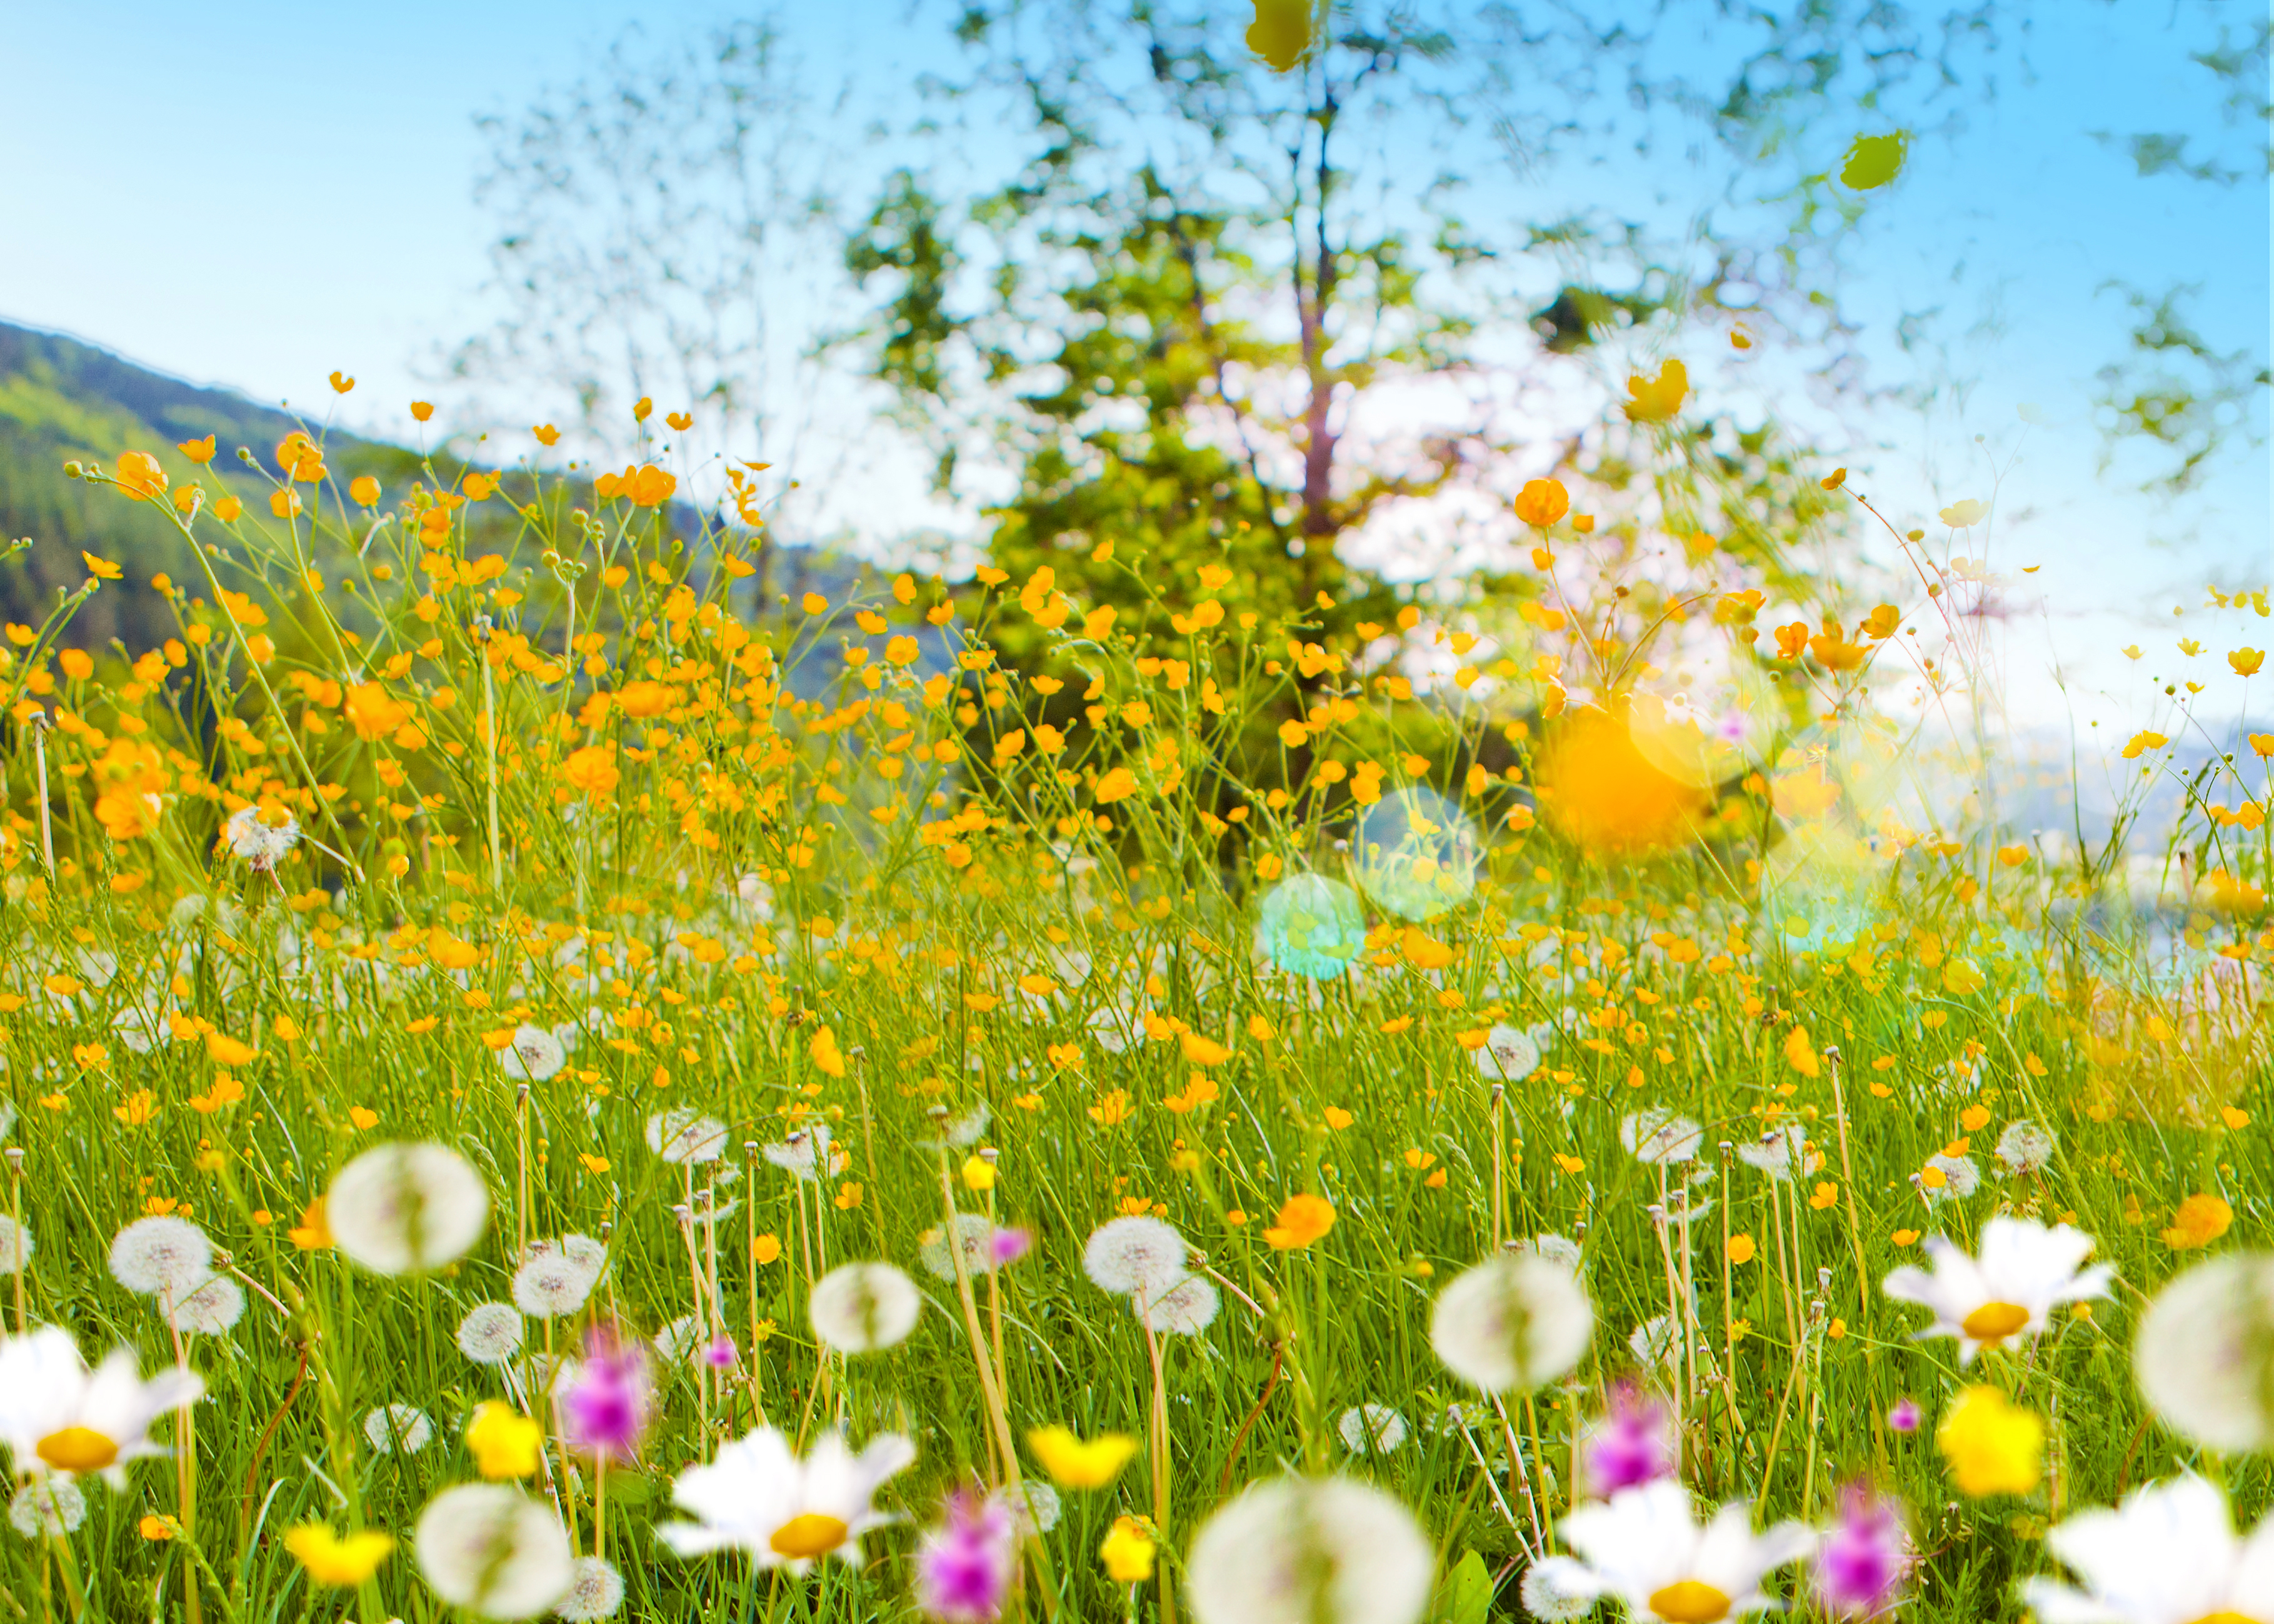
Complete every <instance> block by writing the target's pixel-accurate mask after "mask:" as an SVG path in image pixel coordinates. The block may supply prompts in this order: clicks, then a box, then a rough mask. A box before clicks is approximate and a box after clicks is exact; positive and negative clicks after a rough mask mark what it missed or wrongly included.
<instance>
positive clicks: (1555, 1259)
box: [1509, 1230, 1586, 1274]
mask: <svg viewBox="0 0 2274 1624" xmlns="http://www.w3.org/2000/svg"><path fill="white" fill-rule="evenodd" d="M1509 1246H1510V1250H1511V1251H1512V1252H1514V1253H1515V1254H1516V1255H1517V1256H1519V1257H1533V1258H1544V1259H1547V1261H1548V1262H1550V1263H1554V1264H1556V1265H1559V1266H1560V1267H1563V1268H1567V1269H1570V1271H1571V1272H1572V1273H1573V1274H1577V1273H1578V1272H1579V1266H1580V1265H1581V1264H1583V1263H1585V1261H1586V1255H1585V1253H1584V1252H1581V1251H1580V1250H1579V1243H1578V1242H1577V1241H1575V1240H1573V1239H1572V1238H1571V1237H1570V1236H1568V1235H1557V1234H1555V1232H1554V1231H1552V1230H1551V1231H1549V1232H1548V1233H1547V1234H1546V1235H1534V1236H1532V1237H1529V1238H1528V1239H1525V1240H1520V1241H1510V1243H1509Z"/></svg>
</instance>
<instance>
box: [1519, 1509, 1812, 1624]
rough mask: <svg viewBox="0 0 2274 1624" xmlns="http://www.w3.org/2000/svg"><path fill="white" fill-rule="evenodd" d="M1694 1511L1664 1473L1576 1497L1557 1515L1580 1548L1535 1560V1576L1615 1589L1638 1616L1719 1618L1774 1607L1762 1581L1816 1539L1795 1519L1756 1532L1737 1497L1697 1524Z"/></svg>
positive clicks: (1555, 1585)
mask: <svg viewBox="0 0 2274 1624" xmlns="http://www.w3.org/2000/svg"><path fill="white" fill-rule="evenodd" d="M1692 1515H1693V1514H1692V1510H1691V1504H1690V1491H1689V1490H1688V1489H1686V1488H1684V1487H1683V1486H1682V1485H1681V1484H1679V1483H1677V1482H1675V1481H1674V1480H1673V1479H1671V1478H1667V1477H1660V1478H1659V1479H1657V1480H1655V1481H1654V1482H1651V1483H1646V1484H1644V1485H1640V1486H1639V1487H1637V1488H1631V1489H1622V1490H1620V1491H1619V1492H1617V1493H1616V1494H1614V1495H1612V1496H1611V1498H1610V1499H1609V1500H1603V1501H1597V1502H1595V1503H1594V1504H1592V1505H1585V1506H1581V1507H1578V1508H1577V1510H1575V1511H1573V1512H1572V1513H1571V1515H1569V1516H1567V1517H1565V1518H1564V1519H1563V1538H1564V1539H1565V1541H1566V1542H1567V1543H1569V1544H1570V1546H1571V1548H1572V1549H1573V1550H1574V1551H1576V1552H1577V1553H1578V1555H1577V1557H1576V1558H1574V1557H1569V1556H1551V1557H1548V1558H1547V1559H1546V1560H1542V1561H1540V1562H1538V1563H1535V1564H1534V1565H1533V1571H1534V1572H1536V1573H1539V1574H1540V1579H1539V1581H1538V1583H1539V1584H1540V1585H1541V1586H1542V1587H1545V1588H1547V1589H1551V1590H1554V1591H1555V1593H1557V1594H1559V1595H1562V1596H1565V1597H1570V1598H1577V1597H1579V1596H1615V1597H1617V1598H1619V1600H1620V1601H1621V1602H1622V1603H1623V1605H1625V1607H1626V1611H1627V1617H1628V1618H1630V1620H1635V1621H1636V1624H1716V1621H1717V1620H1722V1619H1732V1618H1742V1617H1743V1616H1744V1615H1745V1614H1746V1613H1765V1612H1768V1611H1771V1610H1773V1609H1774V1608H1776V1607H1777V1606H1778V1605H1780V1604H1778V1603H1777V1602H1775V1601H1774V1600H1773V1599H1771V1598H1769V1597H1766V1596H1765V1595H1763V1594H1762V1593H1761V1581H1762V1580H1763V1579H1765V1578H1766V1577H1767V1576H1768V1575H1769V1574H1770V1573H1772V1572H1773V1571H1774V1570H1775V1569H1777V1568H1781V1567H1783V1566H1784V1565H1785V1564H1786V1563H1788V1562H1793V1561H1797V1560H1800V1559H1801V1558H1802V1557H1803V1556H1806V1555H1807V1554H1809V1553H1810V1552H1811V1551H1813V1550H1815V1548H1816V1540H1817V1537H1816V1535H1815V1534H1814V1533H1813V1532H1811V1530H1808V1529H1806V1528H1803V1527H1802V1526H1801V1525H1800V1524H1799V1523H1797V1522H1780V1523H1778V1524H1777V1525H1776V1526H1775V1527H1774V1528H1772V1529H1770V1530H1768V1531H1767V1532H1766V1533H1763V1534H1756V1533H1754V1532H1753V1527H1752V1514H1751V1510H1750V1509H1749V1508H1748V1507H1746V1506H1744V1505H1743V1504H1742V1503H1738V1504H1733V1505H1728V1506H1724V1507H1721V1510H1720V1511H1719V1512H1717V1513H1715V1514H1714V1516H1713V1521H1712V1522H1708V1523H1706V1526H1705V1527H1703V1528H1700V1527H1698V1524H1697V1523H1696V1522H1695V1521H1693V1520H1692Z"/></svg>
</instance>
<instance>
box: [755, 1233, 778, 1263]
mask: <svg viewBox="0 0 2274 1624" xmlns="http://www.w3.org/2000/svg"><path fill="white" fill-rule="evenodd" d="M780 1256H781V1237H779V1236H778V1235H761V1236H760V1237H758V1238H757V1239H756V1240H754V1241H752V1242H751V1243H750V1260H751V1261H752V1262H753V1263H772V1262H773V1261H774V1260H775V1259H777V1258H779V1257H780Z"/></svg>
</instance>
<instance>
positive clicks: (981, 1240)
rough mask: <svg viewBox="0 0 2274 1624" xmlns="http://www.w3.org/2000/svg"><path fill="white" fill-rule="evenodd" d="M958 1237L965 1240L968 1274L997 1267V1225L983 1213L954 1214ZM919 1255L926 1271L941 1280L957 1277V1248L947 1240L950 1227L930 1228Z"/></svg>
mask: <svg viewBox="0 0 2274 1624" xmlns="http://www.w3.org/2000/svg"><path fill="white" fill-rule="evenodd" d="M955 1235H956V1239H957V1240H958V1241H960V1242H961V1243H962V1251H963V1268H964V1272H965V1273H966V1274H992V1273H994V1270H995V1226H994V1225H993V1224H991V1223H990V1222H987V1216H986V1214H983V1213H958V1214H956V1215H955ZM916 1258H917V1260H918V1261H919V1262H921V1263H922V1265H923V1266H924V1271H925V1273H927V1274H932V1275H934V1276H936V1277H937V1278H938V1279H941V1280H953V1279H954V1278H955V1252H954V1249H953V1248H951V1247H950V1246H949V1245H948V1244H947V1231H946V1230H945V1229H928V1230H926V1231H925V1232H924V1237H923V1241H922V1244H921V1246H920V1247H919V1248H918V1249H917V1252H916Z"/></svg>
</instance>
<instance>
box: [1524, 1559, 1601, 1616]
mask: <svg viewBox="0 0 2274 1624" xmlns="http://www.w3.org/2000/svg"><path fill="white" fill-rule="evenodd" d="M1516 1595H1517V1600H1518V1601H1519V1602H1521V1603H1523V1605H1524V1611H1525V1616H1526V1617H1528V1618H1534V1619H1540V1620H1547V1624H1570V1620H1574V1619H1584V1618H1585V1617H1586V1616H1587V1615H1588V1614H1589V1613H1593V1611H1594V1610H1595V1602H1596V1600H1597V1597H1596V1594H1595V1592H1594V1591H1593V1590H1585V1589H1582V1588H1578V1587H1576V1586H1574V1585H1572V1584H1571V1583H1570V1574H1569V1572H1568V1570H1566V1569H1564V1568H1557V1567H1551V1566H1549V1565H1548V1564H1547V1563H1545V1562H1534V1563H1533V1564H1532V1566H1531V1567H1529V1568H1525V1570H1524V1578H1523V1580H1522V1581H1521V1582H1520V1583H1518V1584H1517V1587H1516Z"/></svg>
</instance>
